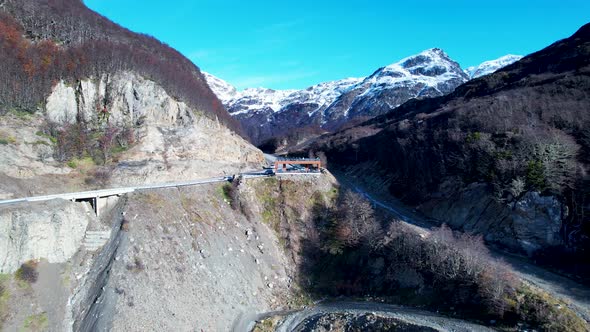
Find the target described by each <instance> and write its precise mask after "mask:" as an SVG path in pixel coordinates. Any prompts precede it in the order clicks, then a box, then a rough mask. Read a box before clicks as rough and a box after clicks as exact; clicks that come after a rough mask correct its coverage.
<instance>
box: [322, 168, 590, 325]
mask: <svg viewBox="0 0 590 332" xmlns="http://www.w3.org/2000/svg"><path fill="white" fill-rule="evenodd" d="M334 175H335V176H336V177H337V179H338V181H339V182H340V183H342V184H344V185H345V186H347V187H350V188H351V189H352V190H354V191H355V192H357V193H359V194H361V195H362V196H363V197H365V198H366V199H367V200H369V201H370V202H371V203H373V204H374V206H376V207H378V208H382V209H383V210H385V211H387V212H389V213H391V214H392V216H394V217H396V218H399V219H401V220H402V221H403V222H405V223H407V224H408V225H410V226H412V227H415V228H416V229H417V230H418V231H420V232H429V228H431V227H433V226H437V225H436V224H433V223H432V222H431V221H429V220H427V219H426V218H424V217H421V216H419V215H418V214H416V213H414V212H413V211H412V210H411V209H409V208H408V207H407V206H405V205H404V204H403V203H401V202H399V201H391V202H390V201H385V200H379V199H377V198H376V197H378V196H377V195H375V196H373V195H371V194H369V193H368V190H366V189H364V188H362V186H360V185H358V184H356V183H354V181H353V180H351V179H349V178H347V177H346V176H345V175H343V174H341V173H336V174H334ZM365 190H366V191H365ZM489 249H490V253H491V254H492V256H493V257H495V258H497V259H500V260H502V261H504V262H505V263H507V264H508V265H509V266H510V267H511V268H512V270H513V271H514V273H515V274H516V275H517V276H518V277H519V278H520V279H522V280H525V281H527V282H528V283H530V284H532V285H535V286H537V287H539V288H541V289H543V290H545V291H546V292H548V293H549V294H551V295H553V296H554V297H556V298H559V299H561V300H563V301H564V302H566V303H567V305H568V307H569V308H570V309H572V310H573V311H574V312H576V313H577V314H578V315H579V316H580V317H581V318H582V319H584V320H585V321H586V322H587V323H589V324H590V288H589V287H587V286H584V285H582V284H579V283H577V282H576V281H574V280H571V279H569V278H567V277H564V276H561V275H559V274H556V273H554V272H551V271H549V270H546V269H544V268H543V267H540V266H537V265H535V264H533V262H531V261H530V260H529V259H527V258H526V257H521V256H518V255H513V254H509V253H506V252H503V251H499V250H495V249H492V248H489Z"/></svg>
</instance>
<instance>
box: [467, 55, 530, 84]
mask: <svg viewBox="0 0 590 332" xmlns="http://www.w3.org/2000/svg"><path fill="white" fill-rule="evenodd" d="M520 59H522V55H513V54H508V55H505V56H503V57H500V58H498V59H495V60H490V61H485V62H482V63H481V64H480V65H479V66H472V67H469V68H467V69H465V73H467V75H469V78H471V79H474V78H478V77H481V76H484V75H488V74H491V73H493V72H495V71H497V70H500V69H502V68H504V67H506V66H508V65H511V64H513V63H514V62H516V61H518V60H520Z"/></svg>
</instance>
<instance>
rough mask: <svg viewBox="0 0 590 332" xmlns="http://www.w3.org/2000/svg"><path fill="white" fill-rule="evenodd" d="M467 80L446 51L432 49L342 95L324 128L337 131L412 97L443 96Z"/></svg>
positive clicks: (379, 72)
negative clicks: (354, 120)
mask: <svg viewBox="0 0 590 332" xmlns="http://www.w3.org/2000/svg"><path fill="white" fill-rule="evenodd" d="M468 80H469V77H468V76H467V75H466V74H465V73H464V72H463V70H462V69H461V67H460V66H459V64H458V63H456V62H455V61H453V60H451V59H450V58H449V56H448V55H447V54H446V53H445V52H444V51H443V50H441V49H438V48H433V49H429V50H426V51H423V52H421V53H419V54H417V55H414V56H410V57H407V58H404V59H402V60H400V61H399V62H396V63H394V64H391V65H388V66H385V67H382V68H379V69H378V70H377V71H375V72H374V73H373V74H372V75H370V76H369V77H367V78H365V79H364V80H363V81H361V82H360V83H358V84H356V85H355V86H354V87H352V88H351V89H349V90H348V91H346V92H345V93H343V94H342V95H340V96H339V97H338V98H337V99H336V100H335V101H334V102H333V103H332V104H331V105H330V106H329V107H328V108H327V109H326V111H325V116H324V119H323V120H322V127H323V128H327V129H331V130H334V129H338V128H339V127H340V126H341V125H343V124H344V123H346V122H347V121H349V120H350V119H353V118H365V117H374V116H377V115H380V114H383V113H386V112H388V111H390V110H392V109H394V108H396V107H397V106H399V105H401V104H403V103H405V102H406V101H408V100H409V99H411V98H424V97H435V96H442V95H445V94H447V93H450V92H452V91H453V90H455V88H456V87H457V86H459V85H461V84H463V83H465V82H467V81H468Z"/></svg>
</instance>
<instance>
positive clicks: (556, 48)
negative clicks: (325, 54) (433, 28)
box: [312, 25, 590, 273]
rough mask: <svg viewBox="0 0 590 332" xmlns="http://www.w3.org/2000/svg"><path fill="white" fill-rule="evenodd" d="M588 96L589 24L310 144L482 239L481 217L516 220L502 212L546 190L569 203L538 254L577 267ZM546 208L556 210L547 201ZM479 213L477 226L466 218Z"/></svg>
mask: <svg viewBox="0 0 590 332" xmlns="http://www.w3.org/2000/svg"><path fill="white" fill-rule="evenodd" d="M589 93H590V25H585V26H583V27H582V28H581V29H580V30H579V31H578V32H576V33H575V34H574V35H573V36H571V37H570V38H567V39H564V40H561V41H558V42H556V43H554V44H553V45H551V46H549V47H547V48H546V49H544V50H541V51H539V52H537V53H534V54H531V55H529V56H527V57H525V58H523V59H522V60H521V61H519V62H517V63H515V64H512V65H510V66H508V67H506V68H504V69H503V70H500V71H499V72H496V73H495V74H492V75H489V76H484V77H482V78H479V79H475V80H472V81H470V82H468V83H466V84H464V85H462V86H460V87H458V88H457V89H456V90H455V92H453V93H452V94H450V95H447V96H444V97H439V98H434V99H428V100H412V101H409V102H407V103H406V104H404V105H402V106H400V107H399V108H396V109H394V110H392V111H391V112H389V113H388V114H386V115H383V116H381V117H378V118H375V119H373V120H370V121H368V122H366V123H364V124H361V125H359V126H356V127H353V128H350V129H347V130H344V131H341V132H339V133H336V134H333V135H328V136H325V137H323V138H322V140H320V141H319V142H318V143H317V144H315V146H314V147H313V148H312V150H315V151H320V150H321V151H324V152H326V153H327V156H328V160H329V161H330V164H331V165H333V166H336V165H338V166H342V167H344V168H345V169H348V170H353V169H356V170H357V171H360V172H362V173H359V174H362V176H367V175H371V176H374V177H377V178H379V179H381V180H382V181H383V182H382V183H385V186H386V189H387V190H388V191H389V192H390V193H391V194H393V195H395V196H397V197H399V198H401V199H403V200H404V201H406V202H407V203H410V204H413V205H420V204H421V206H422V207H424V211H425V212H428V213H431V215H433V216H436V217H438V216H444V217H445V218H447V219H444V218H443V221H445V220H448V221H447V222H452V221H455V222H456V223H457V224H461V223H462V222H465V224H464V225H463V229H465V230H470V231H482V232H484V236H487V235H490V234H485V232H486V231H483V229H484V228H483V227H482V222H481V220H484V221H485V222H483V224H485V223H487V220H491V223H492V224H491V225H486V226H485V227H487V228H485V229H486V230H487V231H488V232H489V231H494V230H497V229H498V228H499V227H508V226H505V225H506V224H507V221H506V220H509V219H506V218H508V216H507V215H505V214H503V212H502V211H504V210H506V209H508V210H510V211H511V212H510V213H519V211H520V210H519V209H520V208H521V207H522V204H529V203H530V201H531V199H530V198H531V197H532V196H531V194H528V193H532V192H538V193H540V198H535V199H536V201H539V202H540V201H543V200H544V199H545V198H543V197H554V198H555V199H556V201H555V202H556V203H554V204H553V205H555V206H558V205H559V204H563V207H562V208H559V207H558V208H557V210H556V211H557V212H556V213H557V214H558V216H557V219H558V220H557V223H558V228H560V229H559V237H560V239H559V241H553V242H552V243H553V244H551V245H554V244H556V243H559V245H557V247H545V248H543V250H544V253H543V254H540V255H539V257H540V258H542V259H546V258H547V257H549V256H553V257H555V258H556V261H560V262H561V263H566V262H568V258H567V257H576V258H574V260H573V262H570V263H571V264H570V266H577V265H578V264H579V263H581V262H582V261H587V257H588V256H587V255H588V254H587V252H588V248H590V238H589V236H590V218H589V216H590V203H589V202H590V177H589V176H588V170H589V166H590V112H589V110H590V95H589ZM483 184H485V193H486V194H485V195H487V196H489V197H490V200H489V201H486V204H485V205H482V207H481V211H475V210H477V209H480V207H478V206H477V204H476V201H475V200H476V199H479V197H480V196H481V195H479V194H478V195H475V194H474V193H476V191H475V189H474V188H476V187H474V186H476V185H477V186H478V187H477V188H480V187H481V185H483ZM478 193H481V192H478ZM527 194H528V195H527ZM535 197H536V196H535ZM461 202H463V203H461ZM557 202H559V203H557ZM460 204H463V205H461V207H460V208H459V207H457V206H459V205H460ZM519 204H520V205H519ZM455 207H457V208H455ZM442 208H444V209H446V210H445V211H442V212H441V209H442ZM538 208H539V209H541V208H543V209H548V210H543V211H549V210H550V209H549V208H548V207H547V204H546V205H544V206H543V205H539V207H538ZM503 209H504V210H503ZM551 209H552V208H551ZM540 211H541V210H538V211H537V215H539V214H541V212H540ZM552 211H553V210H552ZM543 213H544V212H543ZM473 215H475V216H476V217H474V218H473V223H468V222H466V221H465V220H466V219H469V217H470V216H473ZM526 218H528V217H526ZM526 218H525V219H524V220H526V222H530V225H537V224H534V222H535V219H526ZM560 218H561V220H559V219H560ZM521 219H522V218H521ZM554 219H556V218H554ZM537 221H538V220H537ZM518 222H520V220H519V221H518ZM539 225H540V226H544V225H542V224H539ZM510 227H512V226H510ZM528 227H532V226H528ZM535 227H536V226H535ZM528 231H530V232H534V231H535V230H534V229H529V230H527V232H528ZM514 232H516V231H515V230H514V229H512V233H514ZM509 233H510V232H508V233H507V234H509ZM496 235H497V234H496ZM503 240H504V239H499V242H502V241H503ZM517 240H519V239H517ZM520 240H523V241H526V240H528V239H520ZM520 240H519V241H520ZM546 245H547V244H546ZM543 250H541V252H543ZM564 254H568V255H565V256H564ZM569 254H573V256H570V255H569ZM586 263H587V262H586ZM586 273H587V272H586Z"/></svg>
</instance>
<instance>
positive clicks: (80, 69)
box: [0, 0, 239, 131]
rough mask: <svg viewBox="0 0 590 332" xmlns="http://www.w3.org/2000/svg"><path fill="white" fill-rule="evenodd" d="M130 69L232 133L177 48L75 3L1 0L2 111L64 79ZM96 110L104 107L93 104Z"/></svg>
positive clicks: (37, 101) (26, 106)
mask: <svg viewBox="0 0 590 332" xmlns="http://www.w3.org/2000/svg"><path fill="white" fill-rule="evenodd" d="M124 70H129V71H133V72H135V73H137V74H139V75H142V76H144V77H145V78H147V79H150V80H153V81H155V82H156V83H158V84H160V85H161V86H162V87H164V89H165V90H166V91H167V92H168V93H169V94H170V95H172V96H173V97H175V98H178V99H179V100H182V101H184V102H186V103H187V104H188V105H189V106H191V107H192V108H193V109H195V110H198V111H201V112H203V113H205V115H207V116H209V117H211V118H215V117H217V118H219V119H220V120H221V121H222V122H224V123H225V124H226V125H228V126H229V127H230V128H232V129H234V130H236V131H239V125H238V124H237V122H236V121H235V120H233V119H232V118H231V117H230V116H229V115H228V113H227V112H226V111H225V109H224V108H223V105H222V104H221V103H220V102H219V100H218V99H217V97H216V96H215V95H214V94H213V93H212V92H211V90H210V89H209V87H208V85H207V83H206V82H205V79H204V78H203V75H202V74H201V73H200V71H199V68H197V67H196V66H195V65H194V64H193V63H191V62H190V61H189V60H188V59H187V58H185V57H184V56H183V55H182V54H180V53H179V52H178V51H176V50H174V49H173V48H171V47H169V46H167V45H165V44H163V43H161V42H159V41H158V40H156V39H155V38H152V37H150V36H147V35H142V34H136V33H134V32H131V31H129V30H127V29H125V28H123V27H121V26H119V25H117V24H115V23H113V22H111V21H109V20H108V19H106V18H105V17H103V16H101V15H99V14H97V13H95V12H93V11H91V10H89V9H88V8H87V7H86V6H85V5H84V4H83V3H82V2H81V1H79V0H41V1H37V0H4V1H0V106H2V108H1V109H0V112H6V111H8V110H11V109H13V110H22V111H27V112H31V111H34V110H35V109H37V108H38V107H40V105H42V104H43V101H44V98H46V97H47V95H48V94H49V93H50V91H51V88H52V86H53V85H54V84H55V83H56V82H58V81H59V80H61V79H63V80H65V81H69V82H74V81H75V80H77V79H82V78H88V77H95V78H96V77H98V76H100V75H101V74H112V73H115V72H120V71H124ZM96 107H97V112H98V111H99V110H100V111H102V110H105V109H106V111H108V108H109V105H96Z"/></svg>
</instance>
